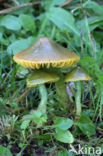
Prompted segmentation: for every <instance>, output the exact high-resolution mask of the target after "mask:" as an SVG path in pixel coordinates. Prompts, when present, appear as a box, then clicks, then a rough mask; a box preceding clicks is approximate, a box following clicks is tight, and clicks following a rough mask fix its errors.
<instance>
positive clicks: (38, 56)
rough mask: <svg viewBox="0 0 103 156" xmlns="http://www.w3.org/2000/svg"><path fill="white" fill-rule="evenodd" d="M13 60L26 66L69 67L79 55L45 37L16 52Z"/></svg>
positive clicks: (75, 61)
mask: <svg viewBox="0 0 103 156" xmlns="http://www.w3.org/2000/svg"><path fill="white" fill-rule="evenodd" d="M13 59H14V61H15V62H16V63H18V64H20V65H22V66H24V67H26V68H37V69H39V68H40V67H44V66H45V67H47V68H49V67H50V66H53V67H69V66H72V65H73V64H75V63H77V62H78V60H79V59H80V57H79V56H78V55H77V54H76V53H74V52H71V51H69V50H68V49H67V48H64V47H62V46H60V45H58V44H56V43H55V42H54V41H52V40H51V39H49V38H47V37H42V38H40V39H38V40H37V41H36V42H35V43H34V44H33V45H32V46H31V47H29V48H27V49H26V50H23V51H21V52H19V53H16V54H15V55H14V57H13Z"/></svg>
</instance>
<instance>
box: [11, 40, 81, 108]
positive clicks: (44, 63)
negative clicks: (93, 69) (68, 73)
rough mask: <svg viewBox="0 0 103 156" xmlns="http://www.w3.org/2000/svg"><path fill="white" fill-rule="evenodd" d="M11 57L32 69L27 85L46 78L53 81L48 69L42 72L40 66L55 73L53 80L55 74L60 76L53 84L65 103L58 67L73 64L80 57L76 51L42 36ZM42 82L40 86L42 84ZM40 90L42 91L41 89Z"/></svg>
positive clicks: (66, 98)
mask: <svg viewBox="0 0 103 156" xmlns="http://www.w3.org/2000/svg"><path fill="white" fill-rule="evenodd" d="M13 59H14V61H15V62H16V63H18V64H20V65H21V66H23V67H26V68H32V69H34V73H35V74H33V76H31V77H30V78H28V80H27V84H28V86H32V85H34V86H35V85H36V83H38V82H44V83H45V82H49V81H48V80H50V82H51V81H54V80H53V79H54V76H53V75H51V74H50V75H49V76H48V71H47V73H46V71H45V73H44V71H41V70H40V68H42V69H46V68H48V69H50V70H53V71H54V72H55V74H56V75H55V78H56V79H55V80H57V75H58V76H59V78H60V79H59V81H57V82H56V85H55V86H56V90H57V94H58V95H59V97H60V100H61V101H64V102H65V101H66V103H67V100H68V96H67V92H66V86H65V82H64V77H63V74H62V73H61V71H60V68H62V67H70V66H72V65H74V64H75V63H77V62H78V61H79V59H80V57H79V56H78V55H77V54H76V53H74V52H71V51H70V50H68V49H67V48H64V47H62V46H60V45H58V44H56V43H55V42H54V41H52V40H51V39H49V38H47V37H42V38H40V39H38V40H37V41H36V42H35V43H34V44H33V45H32V46H31V47H29V48H27V49H26V50H23V51H21V52H19V53H17V54H15V55H14V57H13ZM37 70H38V72H37ZM39 70H40V71H39ZM40 73H41V78H42V81H41V80H40V81H39V80H38V78H40ZM46 76H47V77H46ZM33 79H34V80H33ZM35 82H36V83H35ZM44 83H42V88H43V86H44ZM40 86H41V85H39V87H40ZM40 88H41V87H40ZM40 90H41V91H42V89H40ZM45 90H46V88H45ZM41 91H40V92H41ZM43 91H44V89H43ZM45 96H46V94H45V95H44V98H45ZM45 99H46V98H45ZM45 101H46V100H45ZM65 106H66V105H65V104H64V107H65Z"/></svg>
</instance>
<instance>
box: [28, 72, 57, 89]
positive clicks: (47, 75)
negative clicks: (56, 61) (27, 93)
mask: <svg viewBox="0 0 103 156" xmlns="http://www.w3.org/2000/svg"><path fill="white" fill-rule="evenodd" d="M58 80H59V76H58V75H56V74H55V73H53V72H51V71H47V70H46V71H45V70H35V71H33V73H32V74H31V75H30V76H29V77H28V78H27V86H28V87H35V86H37V85H39V84H44V83H51V82H56V81H58Z"/></svg>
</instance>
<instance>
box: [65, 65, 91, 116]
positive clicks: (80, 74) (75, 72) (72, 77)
mask: <svg viewBox="0 0 103 156" xmlns="http://www.w3.org/2000/svg"><path fill="white" fill-rule="evenodd" d="M88 80H91V77H90V76H89V75H88V74H87V73H86V72H85V71H84V70H83V69H82V68H81V67H75V68H74V69H72V70H71V71H70V72H69V73H68V74H67V75H66V76H65V80H64V81H65V82H71V81H72V82H75V81H78V82H76V89H77V91H76V94H75V101H76V115H77V117H79V116H80V115H81V111H82V110H81V82H80V81H88Z"/></svg>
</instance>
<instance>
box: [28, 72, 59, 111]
mask: <svg viewBox="0 0 103 156" xmlns="http://www.w3.org/2000/svg"><path fill="white" fill-rule="evenodd" d="M58 80H59V76H57V75H56V74H55V73H53V72H51V71H47V70H35V71H33V73H32V74H31V75H30V76H29V77H28V78H27V86H28V87H35V86H37V85H38V87H39V92H40V95H41V101H40V103H39V107H38V110H40V111H41V112H43V113H46V104H47V97H48V95H47V90H46V88H45V86H44V84H45V83H52V82H56V81H58Z"/></svg>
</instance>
